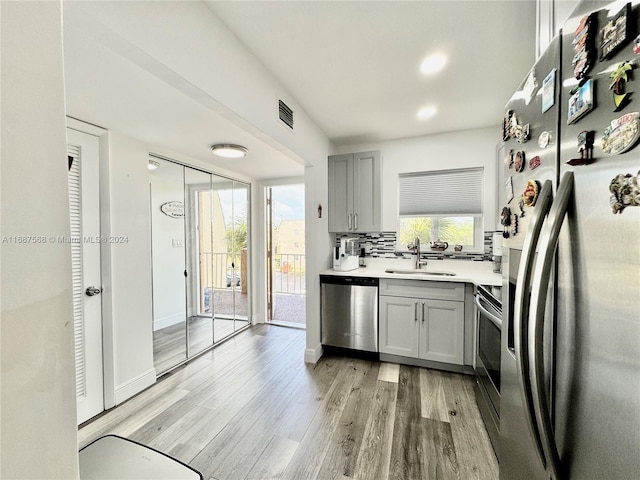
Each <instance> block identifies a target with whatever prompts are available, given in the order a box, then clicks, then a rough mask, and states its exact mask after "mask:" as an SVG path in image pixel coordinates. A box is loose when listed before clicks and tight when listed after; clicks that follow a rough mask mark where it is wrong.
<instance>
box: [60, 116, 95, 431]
mask: <svg viewBox="0 0 640 480" xmlns="http://www.w3.org/2000/svg"><path fill="white" fill-rule="evenodd" d="M67 141H68V155H69V159H68V160H69V164H70V168H69V207H70V222H71V258H72V262H73V268H72V272H73V316H74V336H75V352H76V396H77V402H78V424H80V423H82V422H84V421H86V420H88V419H89V418H91V417H93V416H95V415H97V414H99V413H101V412H102V411H103V410H104V383H103V373H102V366H103V365H102V301H101V298H102V295H101V292H102V279H101V273H100V243H101V239H100V194H99V173H98V172H99V170H98V168H99V167H98V158H99V141H98V138H97V137H95V136H93V135H89V134H86V133H81V132H78V131H76V130H71V129H68V130H67Z"/></svg>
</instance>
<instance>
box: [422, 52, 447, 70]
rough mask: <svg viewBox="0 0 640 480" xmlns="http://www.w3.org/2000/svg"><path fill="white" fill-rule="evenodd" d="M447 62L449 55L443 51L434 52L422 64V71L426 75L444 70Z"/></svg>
mask: <svg viewBox="0 0 640 480" xmlns="http://www.w3.org/2000/svg"><path fill="white" fill-rule="evenodd" d="M446 63H447V57H446V56H444V54H442V53H434V54H433V55H429V56H428V57H427V58H425V59H424V60H423V61H422V63H421V64H420V71H421V72H422V73H423V74H425V75H432V74H434V73H437V72H439V71H440V70H442V69H443V68H444V66H445V64H446Z"/></svg>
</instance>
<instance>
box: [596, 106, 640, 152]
mask: <svg viewBox="0 0 640 480" xmlns="http://www.w3.org/2000/svg"><path fill="white" fill-rule="evenodd" d="M639 117H640V113H638V112H633V113H627V114H626V115H623V116H621V117H620V118H617V119H615V120H612V121H611V124H609V126H608V127H607V128H605V129H604V134H603V135H602V139H601V146H602V151H603V152H604V153H606V154H607V155H618V154H620V153H624V152H626V151H627V150H630V149H631V148H632V147H633V146H634V145H635V144H636V142H637V141H638V137H640V120H639Z"/></svg>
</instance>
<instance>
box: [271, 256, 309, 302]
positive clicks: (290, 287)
mask: <svg viewBox="0 0 640 480" xmlns="http://www.w3.org/2000/svg"><path fill="white" fill-rule="evenodd" d="M306 292H307V288H306V282H305V256H304V255H300V254H297V253H277V254H275V255H274V256H273V293H288V294H296V295H305V294H306Z"/></svg>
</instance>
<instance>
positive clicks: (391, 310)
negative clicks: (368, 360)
mask: <svg viewBox="0 0 640 480" xmlns="http://www.w3.org/2000/svg"><path fill="white" fill-rule="evenodd" d="M385 293H392V295H385ZM434 297H436V298H434ZM379 308H380V317H379V339H378V344H379V349H380V352H381V353H387V354H391V355H400V356H404V357H411V358H419V359H422V360H431V361H436V362H443V363H449V364H455V365H463V363H464V284H458V283H445V282H428V281H426V282H425V281H411V280H381V282H380V297H379Z"/></svg>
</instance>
